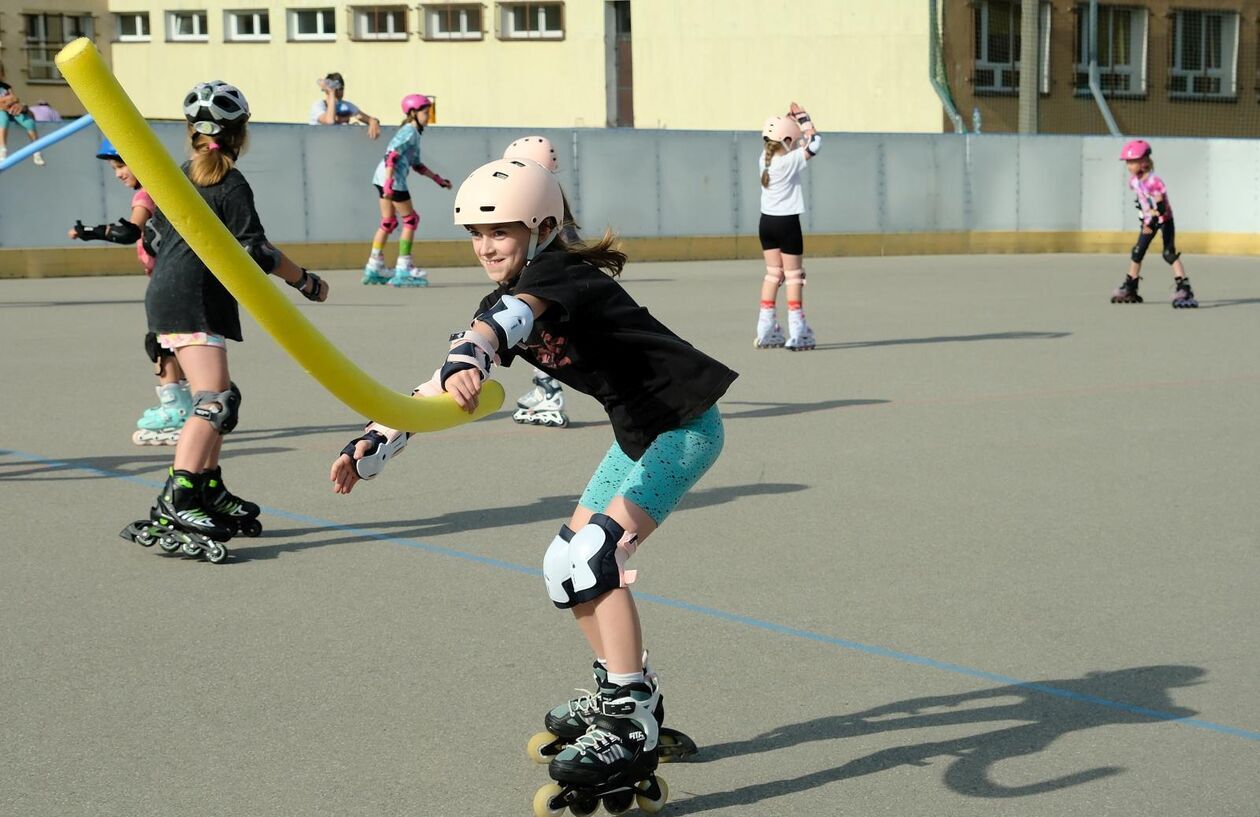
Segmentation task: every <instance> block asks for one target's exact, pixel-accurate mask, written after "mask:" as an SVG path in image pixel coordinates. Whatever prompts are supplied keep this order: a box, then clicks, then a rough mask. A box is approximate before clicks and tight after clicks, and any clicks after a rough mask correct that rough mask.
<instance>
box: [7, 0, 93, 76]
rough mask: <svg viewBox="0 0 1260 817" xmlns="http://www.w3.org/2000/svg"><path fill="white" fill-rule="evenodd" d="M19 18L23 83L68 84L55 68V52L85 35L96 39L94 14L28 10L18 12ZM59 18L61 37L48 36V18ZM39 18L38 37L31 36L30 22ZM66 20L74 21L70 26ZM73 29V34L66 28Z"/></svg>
mask: <svg viewBox="0 0 1260 817" xmlns="http://www.w3.org/2000/svg"><path fill="white" fill-rule="evenodd" d="M21 17H22V51H24V52H26V59H25V63H26V65H25V71H26V82H27V84H29V85H67V84H69V83H67V82H66V78H65V77H63V76H62V75H61V71H60V70H59V69H58V68H57V62H56V57H57V53H58V52H59V51H61V49H62V48H64V47H65V46H66V44H67V43H71V42H74V41H75V40H76V39H78V38H79V37H87V38H88V39H90V40H95V39H96V16H95V15H93V14H88V13H86V12H85V13H82V14H73V13H66V12H59V11H29V12H21ZM54 17H56V18H59V19H60V29H61V39H60V40H55V39H50V37H49V33H48V29H49V25H48V21H49V19H51V18H54ZM32 20H38V21H39V25H38V26H36V28H38V29H39V32H38V36H32V35H31V21H32ZM67 21H73V25H67ZM71 29H73V33H72V34H67V33H66V32H67V31H70V30H71ZM40 54H42V55H43V58H42V59H41V58H40V57H39V56H37V55H40Z"/></svg>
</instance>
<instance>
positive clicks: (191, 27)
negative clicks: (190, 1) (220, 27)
mask: <svg viewBox="0 0 1260 817" xmlns="http://www.w3.org/2000/svg"><path fill="white" fill-rule="evenodd" d="M166 39H167V40H169V41H172V42H196V43H204V42H206V41H207V40H209V39H210V29H209V26H208V25H207V24H206V13H205V12H204V11H168V12H166Z"/></svg>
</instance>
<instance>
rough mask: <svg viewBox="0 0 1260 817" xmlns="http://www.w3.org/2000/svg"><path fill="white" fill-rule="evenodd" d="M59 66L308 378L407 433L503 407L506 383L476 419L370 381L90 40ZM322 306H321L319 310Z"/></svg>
mask: <svg viewBox="0 0 1260 817" xmlns="http://www.w3.org/2000/svg"><path fill="white" fill-rule="evenodd" d="M57 67H58V68H59V69H60V70H61V73H62V76H64V77H65V78H66V81H67V82H69V83H70V87H71V88H72V89H74V92H75V94H77V95H78V97H79V99H80V101H82V102H83V105H84V107H86V108H87V110H88V112H89V113H91V114H92V116H93V117H95V119H96V122H97V124H98V125H100V128H101V130H102V131H103V132H104V133H105V135H106V136H107V137H109V141H111V142H113V144H114V147H115V148H117V149H118V152H119V154H120V155H122V156H125V157H127V165H128V166H129V167H130V168H131V169H132V171H134V172H135V174H136V178H138V179H141V180H142V181H143V184H144V189H145V190H147V191H148V192H149V194H150V195H151V196H153V200H154V202H156V203H157V206H158V207H159V208H160V209H161V210H162V214H163V215H165V216H166V218H167V219H169V220H170V222H171V224H172V225H173V226H174V227H175V229H176V230H178V231H179V234H180V235H181V236H182V237H183V239H184V240H185V241H186V242H188V246H189V247H191V248H192V250H193V252H195V253H197V256H198V257H199V258H201V260H202V261H203V262H204V263H205V265H206V266H207V267H209V269H210V271H211V272H213V273H214V274H215V276H216V277H217V278H218V279H219V280H220V281H222V282H223V285H224V286H225V287H227V289H228V291H229V292H231V293H232V296H233V297H235V298H236V300H237V301H239V302H240V304H241V305H242V306H244V307H245V309H246V310H248V311H249V313H250V314H251V315H253V316H254V320H256V321H258V323H259V325H261V326H262V328H263V329H265V330H266V331H267V333H268V334H270V335H271V337H272V338H274V339H275V341H276V343H278V344H280V346H281V348H283V349H284V350H285V351H286V352H288V353H289V356H290V357H292V358H293V359H294V360H295V361H297V363H298V365H300V366H301V367H302V368H303V369H305V370H306V372H307V374H309V375H310V376H311V377H313V378H315V380H317V381H318V382H319V383H320V384H321V385H322V386H323V387H324V388H325V389H327V390H328V391H329V393H331V394H332V395H333V396H334V397H336V398H337V399H338V400H340V401H341V402H342V403H344V404H346V405H347V406H349V407H350V408H351V409H353V410H354V411H356V412H358V413H359V414H361V415H363V416H364V417H370V418H371V419H373V420H375V421H377V422H378V423H382V424H384V425H387V426H389V427H390V428H397V429H401V430H404V431H440V430H441V429H444V428H450V427H452V426H457V425H460V424H462V423H466V422H468V421H470V420H476V419H479V418H481V417H485V416H486V415H487V414H491V413H493V412H495V411H497V410H498V409H499V407H500V406H502V405H503V386H502V385H501V384H499V383H497V382H495V381H493V380H487V381H485V382H484V383H483V384H482V387H481V398H480V402H479V404H478V406H477V410H476V411H475V412H474V413H472V414H469V413H468V412H466V411H464V410H463V409H461V408H460V407H459V406H458V405H456V403H455V400H454V398H452V397H451V396H450V395H449V394H442V395H438V396H436V397H419V398H413V397H408V396H406V395H403V394H399V393H398V392H395V391H392V390H390V389H388V388H386V387H385V386H383V385H381V384H380V383H378V382H376V381H375V380H373V379H372V378H371V377H368V375H367V374H365V373H364V372H363V370H361V369H360V368H359V367H358V366H355V365H354V363H353V362H351V361H350V359H349V358H347V357H346V356H345V355H344V354H342V353H341V352H340V351H339V350H338V349H337V348H336V347H335V346H333V345H332V343H330V342H329V341H328V339H327V338H326V337H324V336H323V335H322V334H321V333H320V332H319V330H318V329H316V328H315V327H314V325H312V324H311V322H310V321H309V320H307V318H306V316H304V315H303V314H302V313H301V312H300V311H298V309H297V308H296V307H295V306H294V305H293V304H292V303H291V302H290V301H289V300H288V299H287V298H286V297H285V296H284V295H283V294H281V292H280V290H279V289H277V287H276V286H275V285H274V284H272V283H271V281H270V280H268V279H269V276H268V275H266V274H264V273H263V271H262V270H261V269H259V268H258V265H257V264H255V263H254V261H253V259H252V258H250V257H249V254H248V253H246V252H245V249H244V248H243V247H241V245H240V243H239V242H237V240H236V239H235V238H234V237H233V236H232V234H231V233H230V232H228V230H227V228H226V227H224V226H223V223H222V222H220V221H219V219H218V218H217V217H216V216H215V214H214V212H213V211H211V210H210V207H209V206H208V205H207V204H206V202H205V200H204V199H202V198H201V196H200V195H199V194H198V193H197V191H196V189H194V188H193V186H192V182H190V181H188V178H187V177H186V176H185V175H184V173H183V171H182V170H180V169H179V166H178V165H176V164H175V162H174V161H172V159H171V157H170V156H169V155H168V154H167V152H166V149H165V148H163V147H162V144H161V142H159V141H158V138H157V135H156V134H154V133H153V130H152V129H151V128H149V126H148V124H147V123H145V121H144V117H142V116H141V115H140V112H139V111H138V110H136V106H135V105H134V104H133V103H132V101H131V98H130V97H128V96H127V92H126V91H124V90H123V88H122V86H121V85H119V84H118V80H117V79H116V78H115V77H114V75H113V74H112V73H110V70H109V68H108V67H107V66H106V65H105V61H104V60H103V59H101V55H100V52H99V51H97V50H96V46H95V45H94V44H93V43H92V41H91V40H89V39H87V38H80V39H78V40H75V41H74V42H72V43H70V44H69V45H67V46H66V47H65V48H63V49H62V50H61V53H60V54H58V55H57ZM317 308H318V307H317Z"/></svg>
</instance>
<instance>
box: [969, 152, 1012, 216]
mask: <svg viewBox="0 0 1260 817" xmlns="http://www.w3.org/2000/svg"><path fill="white" fill-rule="evenodd" d="M966 138H967V139H969V140H970V142H971V216H972V223H971V229H973V230H1015V229H1018V228H1019V189H1020V183H1021V182H1020V178H1019V137H1017V136H1000V135H993V136H978V137H966Z"/></svg>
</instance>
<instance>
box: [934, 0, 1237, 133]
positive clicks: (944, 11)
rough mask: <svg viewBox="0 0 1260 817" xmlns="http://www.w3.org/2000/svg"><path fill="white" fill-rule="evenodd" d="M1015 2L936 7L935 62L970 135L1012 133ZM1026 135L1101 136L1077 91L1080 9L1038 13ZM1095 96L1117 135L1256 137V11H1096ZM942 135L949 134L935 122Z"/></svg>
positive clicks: (1160, 3)
mask: <svg viewBox="0 0 1260 817" xmlns="http://www.w3.org/2000/svg"><path fill="white" fill-rule="evenodd" d="M1021 5H1022V4H1021V3H1020V0H943V2H942V8H941V31H942V49H941V52H942V59H943V61H944V69H945V72H944V73H945V75H946V77H947V83H948V86H949V89H950V91H951V92H952V95H953V97H954V100H955V102H956V103H957V108H958V112H959V114H960V115H961V116H962V118H963V120H964V121H965V123H966V126H967V129H968V130H971V129H972V117H973V115H974V113H975V112H978V114H979V119H980V121H981V123H982V125H981V128H982V130H983V131H984V132H986V133H987V132H1003V131H1015V130H1017V129H1018V112H1019V74H1020V71H1019V69H1020V57H1021V55H1022V45H1023V44H1022V43H1021V37H1020V23H1021V20H1022V15H1021ZM1038 7H1039V13H1040V20H1039V23H1040V24H1039V27H1038V30H1039V34H1040V42H1038V43H1037V53H1038V58H1039V59H1038V63H1039V66H1040V70H1039V77H1038V79H1039V85H1040V88H1039V91H1040V93H1039V99H1038V108H1039V110H1038V114H1039V115H1038V131H1039V132H1041V133H1106V132H1107V128H1106V126H1105V120H1104V119H1103V118H1102V116H1101V114H1100V113H1099V109H1098V106H1097V104H1096V103H1095V101H1094V98H1093V95H1092V94H1091V92H1090V89H1089V80H1088V68H1089V65H1088V54H1089V52H1088V49H1087V38H1086V34H1087V32H1088V27H1087V21H1088V19H1089V17H1088V11H1089V4H1088V3H1084V2H1079V0H1053V2H1049V1H1048V0H1042V2H1040V3H1038ZM1097 31H1098V34H1097V66H1098V85H1099V86H1100V88H1101V91H1102V94H1103V96H1104V98H1105V100H1106V102H1107V105H1108V107H1109V108H1110V110H1111V113H1112V115H1113V116H1114V118H1115V120H1116V124H1117V125H1118V126H1119V130H1120V131H1121V132H1122V133H1128V134H1143V135H1177V136H1236V137H1254V136H1256V135H1257V134H1260V47H1258V46H1260V0H1149V2H1100V3H1099V7H1098V23H1097ZM946 126H947V127H949V128H951V129H952V126H951V125H949V124H948V123H947V125H946Z"/></svg>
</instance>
